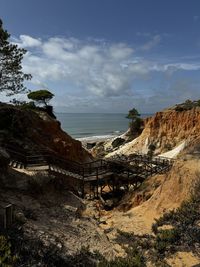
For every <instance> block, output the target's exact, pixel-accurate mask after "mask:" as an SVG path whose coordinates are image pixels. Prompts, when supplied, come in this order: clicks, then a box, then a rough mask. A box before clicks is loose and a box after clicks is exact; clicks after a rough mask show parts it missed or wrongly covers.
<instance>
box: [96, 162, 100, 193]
mask: <svg viewBox="0 0 200 267" xmlns="http://www.w3.org/2000/svg"><path fill="white" fill-rule="evenodd" d="M96 178H97V197H98V196H99V192H98V189H99V173H98V167H97V168H96Z"/></svg>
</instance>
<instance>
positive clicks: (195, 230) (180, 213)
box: [152, 174, 200, 254]
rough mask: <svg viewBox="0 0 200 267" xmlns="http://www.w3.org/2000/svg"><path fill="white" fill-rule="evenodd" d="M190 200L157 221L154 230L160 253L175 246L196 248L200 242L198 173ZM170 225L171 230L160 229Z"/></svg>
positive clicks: (199, 182)
mask: <svg viewBox="0 0 200 267" xmlns="http://www.w3.org/2000/svg"><path fill="white" fill-rule="evenodd" d="M197 177H198V179H197V181H196V184H195V186H194V189H193V192H192V196H191V198H190V200H188V201H185V202H184V203H183V204H182V205H181V206H180V208H178V209H177V210H176V211H174V210H173V211H170V212H168V213H165V214H164V215H163V216H162V217H161V218H160V219H158V220H156V223H155V224H153V225H152V230H153V232H154V233H155V234H156V243H155V248H156V249H157V250H158V252H159V253H160V254H162V253H164V252H166V251H167V250H174V249H175V247H176V248H178V247H181V248H182V249H183V248H184V247H185V248H186V249H187V248H188V247H190V249H195V247H198V246H199V244H200V225H199V219H200V175H199V174H197ZM165 225H170V226H171V227H172V228H171V229H169V230H162V229H160V228H161V227H162V226H165Z"/></svg>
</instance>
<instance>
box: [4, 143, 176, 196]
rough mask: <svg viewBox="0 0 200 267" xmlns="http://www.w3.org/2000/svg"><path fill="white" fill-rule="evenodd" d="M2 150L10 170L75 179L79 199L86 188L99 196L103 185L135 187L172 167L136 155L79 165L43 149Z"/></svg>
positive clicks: (168, 162) (168, 161)
mask: <svg viewBox="0 0 200 267" xmlns="http://www.w3.org/2000/svg"><path fill="white" fill-rule="evenodd" d="M2 146H3V145H2ZM3 147H4V149H5V150H6V151H7V152H8V153H9V155H10V158H11V159H10V163H9V166H10V167H12V168H15V169H26V170H29V171H44V170H45V171H48V173H49V175H54V176H59V175H60V176H63V177H66V178H69V177H70V178H71V179H75V180H76V181H78V182H79V187H81V191H82V196H83V197H84V195H85V193H88V189H87V188H89V191H90V192H89V193H90V194H91V191H92V193H93V195H94V196H97V197H98V194H99V191H100V193H102V192H103V189H104V188H105V186H106V185H107V186H108V187H109V188H111V190H113V191H114V190H117V189H119V188H120V187H121V186H125V187H128V186H129V185H133V186H134V187H137V186H138V185H140V184H141V183H142V182H143V181H144V180H145V179H147V178H148V177H150V176H152V175H154V174H158V173H159V174H160V173H163V172H167V171H169V169H170V168H171V166H172V164H173V160H171V159H168V158H161V157H154V158H152V157H149V156H147V155H143V154H139V153H134V154H132V155H130V156H129V157H126V156H125V155H121V156H115V157H113V158H111V159H109V160H104V159H99V160H95V161H92V162H88V163H79V162H75V161H72V160H68V159H65V158H63V157H61V156H59V155H58V154H56V153H55V152H50V151H47V150H44V149H43V150H41V151H37V153H35V154H32V155H31V154H30V152H27V151H25V150H23V149H19V148H18V147H13V146H11V145H4V146H3ZM79 190H80V188H79Z"/></svg>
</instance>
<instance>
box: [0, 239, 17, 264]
mask: <svg viewBox="0 0 200 267" xmlns="http://www.w3.org/2000/svg"><path fill="white" fill-rule="evenodd" d="M15 261H16V257H15V256H12V253H11V245H10V243H9V242H8V240H7V239H6V238H5V236H3V235H1V236H0V266H2V267H9V266H10V267H11V266H13V264H14V262H15Z"/></svg>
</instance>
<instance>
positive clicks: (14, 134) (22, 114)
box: [0, 105, 91, 162]
mask: <svg viewBox="0 0 200 267" xmlns="http://www.w3.org/2000/svg"><path fill="white" fill-rule="evenodd" d="M0 133H1V139H2V141H3V142H4V143H8V144H12V145H15V146H18V147H21V148H25V149H26V150H27V151H30V152H31V151H32V152H33V153H35V152H37V153H38V151H40V150H43V149H47V150H50V151H54V152H56V153H59V154H60V155H61V156H63V157H65V158H67V159H70V160H75V161H78V162H85V161H89V160H90V158H91V156H90V154H89V153H88V152H87V151H86V150H85V149H84V148H82V145H81V142H79V141H77V140H75V139H73V138H72V137H71V136H69V135H68V134H67V133H65V132H64V131H63V130H62V129H61V126H60V122H58V121H57V120H55V119H53V118H51V117H50V116H49V115H48V114H47V113H45V112H36V111H32V110H23V109H21V108H17V107H14V106H11V105H1V106H0Z"/></svg>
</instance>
